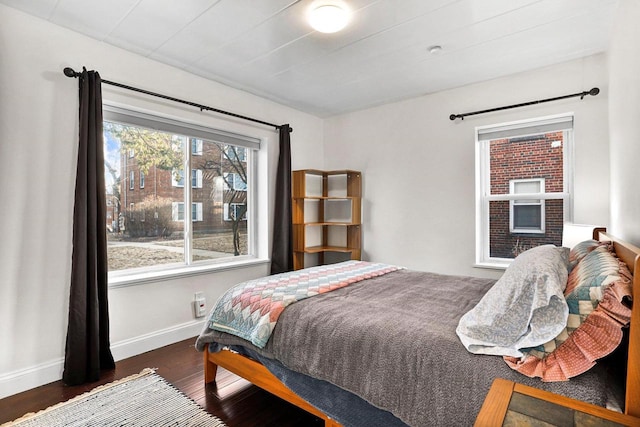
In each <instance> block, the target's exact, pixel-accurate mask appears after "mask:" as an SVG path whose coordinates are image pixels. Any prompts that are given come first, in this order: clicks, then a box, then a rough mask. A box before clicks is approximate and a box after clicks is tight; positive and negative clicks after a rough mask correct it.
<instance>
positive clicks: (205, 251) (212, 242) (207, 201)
mask: <svg viewBox="0 0 640 427" xmlns="http://www.w3.org/2000/svg"><path fill="white" fill-rule="evenodd" d="M228 147H229V146H228V145H226V144H220V143H216V142H214V141H207V140H203V141H202V155H201V156H198V157H192V165H191V166H192V168H193V170H194V171H197V172H195V173H194V174H193V175H192V180H193V181H194V182H196V181H197V182H196V184H197V185H194V186H193V189H192V191H191V200H192V202H193V203H194V206H196V207H194V208H193V209H194V210H193V211H192V216H193V218H194V222H193V237H194V238H193V246H192V247H193V251H192V252H193V254H194V255H193V259H194V262H197V261H202V260H207V259H217V258H224V257H230V256H237V255H247V254H248V253H249V252H248V240H247V220H246V216H243V217H237V216H234V219H233V220H232V221H226V220H225V212H226V211H227V209H225V207H226V206H227V205H228V204H230V203H231V204H233V203H243V204H245V208H244V209H243V213H244V212H246V202H247V191H246V189H247V182H248V175H247V174H248V170H249V168H248V163H247V161H246V160H241V159H240V158H239V157H236V156H231V158H230V157H229V156H227V155H226V154H225V150H226V151H227V152H229V148H228ZM238 150H240V149H239V148H238ZM243 150H244V149H243ZM247 151H249V150H247ZM237 186H241V187H244V189H245V191H238V190H235V189H234V188H235V187H237Z"/></svg>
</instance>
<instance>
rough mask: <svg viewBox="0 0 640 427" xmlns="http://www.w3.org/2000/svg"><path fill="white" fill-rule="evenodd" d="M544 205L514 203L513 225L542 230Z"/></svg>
mask: <svg viewBox="0 0 640 427" xmlns="http://www.w3.org/2000/svg"><path fill="white" fill-rule="evenodd" d="M541 214H542V206H540V205H514V206H513V227H514V228H516V229H518V228H524V229H530V230H540V229H542V216H541Z"/></svg>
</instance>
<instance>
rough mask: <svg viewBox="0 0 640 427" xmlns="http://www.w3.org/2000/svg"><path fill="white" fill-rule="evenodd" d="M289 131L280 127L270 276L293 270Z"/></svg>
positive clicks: (287, 127) (284, 127)
mask: <svg viewBox="0 0 640 427" xmlns="http://www.w3.org/2000/svg"><path fill="white" fill-rule="evenodd" d="M290 132H291V129H290V128H289V125H288V124H286V125H282V126H280V155H279V157H278V171H277V176H276V206H275V214H274V220H273V247H272V250H271V274H277V273H283V272H285V271H291V270H293V226H292V223H291V219H292V218H291V136H290Z"/></svg>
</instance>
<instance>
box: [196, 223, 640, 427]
mask: <svg viewBox="0 0 640 427" xmlns="http://www.w3.org/2000/svg"><path fill="white" fill-rule="evenodd" d="M602 230H603V229H595V230H594V231H593V234H594V239H597V240H600V241H612V242H613V246H614V248H615V251H616V254H617V255H618V258H620V259H621V260H622V261H624V263H625V264H627V266H628V267H629V270H630V271H631V273H633V274H634V276H633V295H634V298H637V297H636V296H640V248H638V247H636V246H634V245H632V244H629V243H626V242H624V241H622V240H620V239H617V238H615V237H613V236H611V235H610V234H607V233H605V232H603V231H602ZM635 272H638V274H635ZM218 366H221V367H223V368H224V369H226V370H228V371H230V372H233V373H234V374H236V375H238V376H240V377H242V378H244V379H246V380H248V381H249V382H251V383H253V384H255V385H256V386H258V387H260V388H262V389H264V390H266V391H268V392H270V393H272V394H274V395H276V396H278V397H280V398H282V399H284V400H286V401H287V402H289V403H292V404H294V405H296V406H297V407H299V408H302V409H304V410H305V411H307V412H310V413H312V414H314V415H316V416H317V417H319V418H321V419H323V420H324V422H325V427H340V423H338V422H336V421H335V420H333V419H331V418H329V417H328V416H327V415H325V414H324V413H322V412H321V411H319V410H318V409H316V408H315V407H314V406H312V405H311V404H309V403H308V402H307V401H306V400H304V399H302V398H301V397H299V396H298V395H297V394H295V393H294V392H293V391H291V390H290V389H289V388H288V387H287V386H285V385H284V384H283V383H282V382H281V381H280V380H279V379H278V378H277V377H276V376H275V375H273V374H272V373H271V372H269V371H268V370H267V368H265V367H264V366H263V365H262V364H261V363H259V362H257V361H255V360H253V359H250V358H248V357H246V356H243V355H240V354H237V353H234V352H232V351H228V350H222V351H220V352H218V353H209V349H208V347H206V348H205V351H204V380H205V383H210V382H213V381H215V379H216V372H217V368H218ZM625 413H626V414H629V415H633V416H635V417H640V303H636V304H634V306H633V310H632V314H631V326H630V330H629V351H628V356H627V378H626V395H625Z"/></svg>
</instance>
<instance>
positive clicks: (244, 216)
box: [104, 106, 260, 280]
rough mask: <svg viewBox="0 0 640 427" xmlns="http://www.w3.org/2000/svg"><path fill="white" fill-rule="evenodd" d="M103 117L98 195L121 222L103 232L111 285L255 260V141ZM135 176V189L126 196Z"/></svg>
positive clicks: (149, 118) (131, 116)
mask: <svg viewBox="0 0 640 427" xmlns="http://www.w3.org/2000/svg"><path fill="white" fill-rule="evenodd" d="M104 111H105V113H104V118H105V121H104V144H105V147H104V150H105V166H106V167H105V183H106V188H105V191H106V194H107V198H108V200H113V201H114V208H113V209H114V215H113V216H114V217H117V218H122V219H121V220H120V221H109V224H107V227H106V229H107V242H108V245H107V255H108V265H109V277H110V280H111V278H122V277H125V278H126V277H141V278H143V279H144V277H150V276H149V275H153V277H157V276H158V275H159V274H160V275H161V274H163V272H166V274H172V271H174V270H175V271H178V270H179V271H180V272H183V271H184V269H185V268H187V269H188V268H190V267H192V266H193V267H197V268H198V269H199V270H200V269H201V268H209V267H207V266H208V265H210V266H211V267H210V268H217V267H216V266H219V265H223V264H225V263H228V262H231V261H233V262H244V261H247V262H250V261H251V260H252V259H256V255H255V254H256V245H257V242H256V240H257V239H256V237H255V236H254V234H255V226H254V225H252V224H253V223H254V222H256V217H255V214H254V211H255V210H254V209H253V208H252V203H253V200H256V198H257V195H256V194H255V189H256V187H257V186H256V183H255V179H256V178H255V176H256V170H257V165H256V162H257V158H258V155H257V153H258V152H259V150H260V140H259V139H257V138H252V137H247V136H243V135H239V134H235V133H231V132H226V131H221V130H216V129H210V128H205V127H202V126H196V125H191V124H189V123H183V122H179V121H175V120H173V119H167V118H162V117H156V116H153V115H149V114H146V113H141V112H135V111H130V110H125V109H121V108H117V107H110V106H109V107H107V106H105V108H104ZM133 152H135V156H133V157H131V156H130V154H131V153H133ZM229 152H232V153H242V155H234V156H229V155H225V153H229ZM185 170H187V171H191V173H190V174H186V179H188V180H189V181H190V182H191V185H189V184H187V185H185ZM136 175H137V176H139V179H140V181H139V183H140V190H139V191H138V190H136V191H135V192H132V191H128V189H129V188H130V189H133V182H134V178H135V176H136ZM189 181H187V182H189ZM225 183H226V184H230V185H226V184H225ZM185 206H187V207H188V206H191V209H190V210H191V215H189V213H188V212H189V209H187V210H186V212H185ZM230 206H232V207H233V208H232V210H233V215H231V216H230V215H229V207H230ZM196 249H197V254H195V253H194V252H196ZM181 274H182V273H181ZM145 275H146V276H145ZM131 280H135V279H131Z"/></svg>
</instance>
